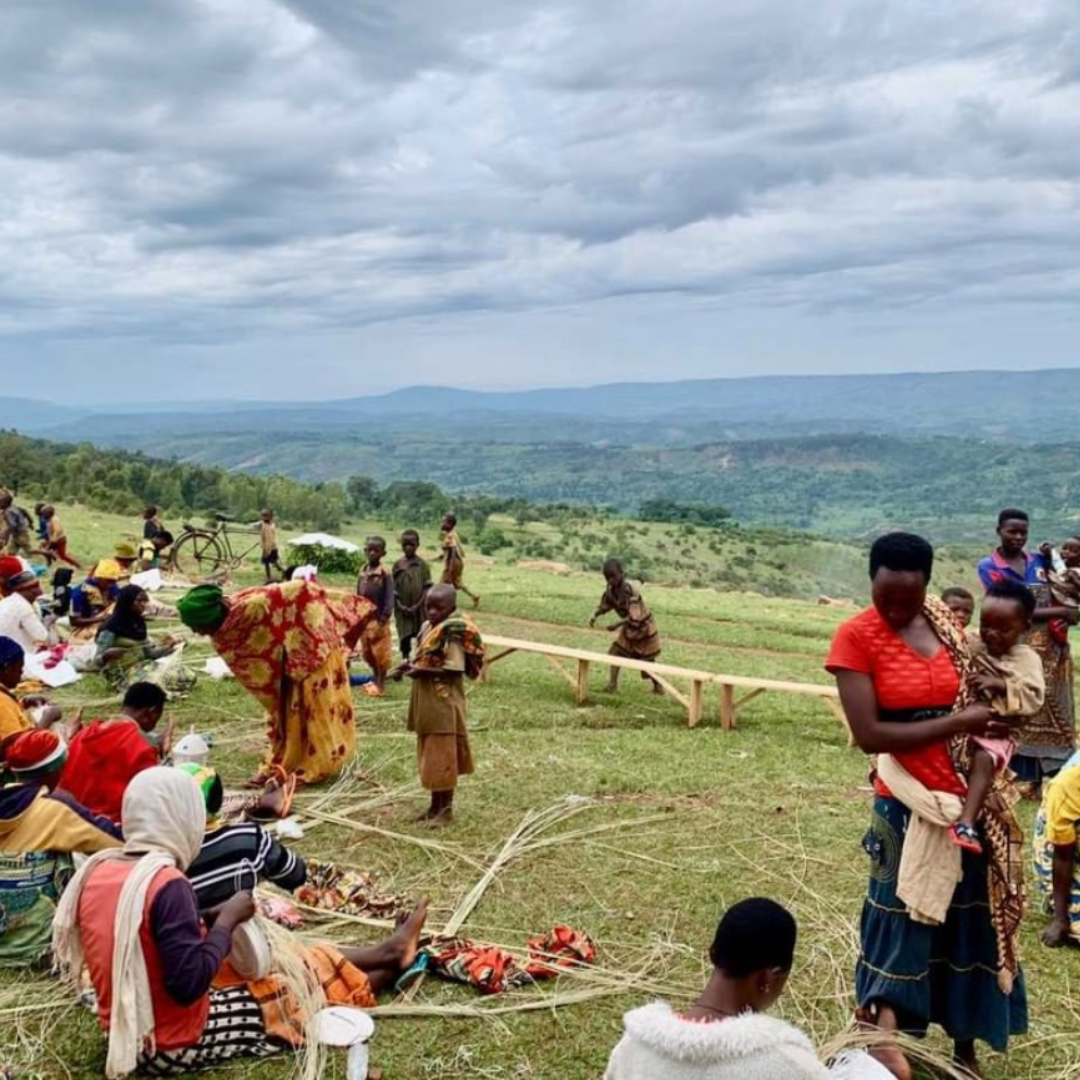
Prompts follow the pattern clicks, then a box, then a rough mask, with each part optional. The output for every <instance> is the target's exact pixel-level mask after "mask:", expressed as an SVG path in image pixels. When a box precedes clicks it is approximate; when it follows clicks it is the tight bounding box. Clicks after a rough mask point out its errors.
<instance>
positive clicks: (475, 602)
mask: <svg viewBox="0 0 1080 1080" xmlns="http://www.w3.org/2000/svg"><path fill="white" fill-rule="evenodd" d="M472 606H473V607H474V608H479V607H480V597H479V596H474V597H473V602H472Z"/></svg>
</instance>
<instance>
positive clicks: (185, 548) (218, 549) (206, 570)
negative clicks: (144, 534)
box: [171, 514, 260, 578]
mask: <svg viewBox="0 0 1080 1080" xmlns="http://www.w3.org/2000/svg"><path fill="white" fill-rule="evenodd" d="M210 521H211V522H212V523H213V524H212V525H211V524H207V525H206V526H202V527H200V526H198V525H192V524H191V523H190V522H184V531H183V532H182V533H181V534H180V535H179V536H178V537H177V538H176V539H175V540H174V541H173V546H172V557H171V564H172V566H173V568H174V569H176V570H178V571H179V572H180V573H181V574H183V575H184V576H185V577H189V578H196V577H212V576H213V575H215V574H220V573H221V572H222V571H223V570H239V569H240V567H241V566H243V565H244V560H245V559H246V558H247V557H248V556H249V555H250V554H251V553H252V552H253V551H256V550H258V549H259V546H260V542H259V526H258V524H257V523H256V524H254V525H239V526H238V523H237V520H236V518H234V517H229V515H228V514H212V515H211V517H210ZM237 526H238V527H237ZM240 536H245V537H250V536H254V537H255V539H254V540H253V541H252V543H251V546H250V547H247V548H244V550H243V551H240V552H239V553H238V552H237V551H236V550H234V548H233V545H232V538H233V537H240Z"/></svg>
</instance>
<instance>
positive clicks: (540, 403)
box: [0, 370, 1080, 446]
mask: <svg viewBox="0 0 1080 1080" xmlns="http://www.w3.org/2000/svg"><path fill="white" fill-rule="evenodd" d="M1078 416H1080V371H1075V370H1048V371H1041V372H1030V371H1025V372H1002V371H992V372H990V371H987V372H982V371H974V372H950V373H942V374H906V375H837V376H805V377H802V376H783V377H779V376H777V377H772V376H770V377H763V378H743V379H707V380H691V381H681V382H658V383H614V384H611V385H607V386H595V387H587V388H568V389H555V390H527V391H519V392H499V393H487V392H482V391H475V390H457V389H451V388H447V387H433V386H417V387H410V388H408V389H404V390H396V391H394V392H392V393H389V394H382V395H377V396H372V397H360V398H347V399H342V400H340V401H319V402H297V403H280V402H232V401H215V402H208V403H191V402H177V403H175V404H171V405H170V404H167V403H161V402H155V403H147V404H143V405H137V404H136V405H126V406H123V407H105V406H97V407H82V408H81V407H73V406H68V405H62V404H49V403H45V402H39V401H26V400H22V399H15V398H0V427H6V428H16V429H18V430H20V431H26V432H30V433H34V434H40V435H46V436H48V437H49V438H58V439H80V438H81V439H90V440H92V441H101V442H108V443H110V444H113V445H121V446H129V445H130V446H135V445H140V444H143V443H144V441H145V438H146V437H147V436H151V437H160V436H165V435H168V436H185V435H205V434H240V433H253V432H260V433H266V434H269V433H288V432H293V433H296V432H307V433H321V434H324V435H325V434H327V433H328V432H329V431H330V430H331V429H333V430H335V431H339V432H342V433H344V432H350V429H351V433H353V434H363V433H368V432H373V431H399V432H409V431H412V432H415V431H417V430H418V429H419V428H420V427H423V429H424V430H425V431H427V432H429V433H430V432H434V431H445V432H459V431H462V430H465V431H468V432H469V433H470V434H471V436H472V437H474V438H481V439H489V440H491V441H496V442H527V443H533V442H540V441H546V440H558V441H570V442H590V443H605V442H606V443H614V444H620V445H657V446H664V445H671V446H688V445H694V444H700V443H705V442H709V441H714V440H723V439H732V438H736V439H747V438H761V437H766V438H775V437H780V436H787V435H817V434H829V433H838V432H845V433H857V432H866V433H872V434H874V433H884V432H893V433H910V434H920V435H953V436H965V437H971V438H981V439H994V440H1000V441H1004V442H1028V443H1030V442H1057V441H1065V440H1070V439H1072V438H1074V437H1075V435H1076V432H1077V418H1078Z"/></svg>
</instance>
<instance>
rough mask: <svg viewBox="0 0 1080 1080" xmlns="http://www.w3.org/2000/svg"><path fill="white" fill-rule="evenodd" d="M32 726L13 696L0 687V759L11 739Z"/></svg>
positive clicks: (4, 687) (6, 689) (24, 711)
mask: <svg viewBox="0 0 1080 1080" xmlns="http://www.w3.org/2000/svg"><path fill="white" fill-rule="evenodd" d="M33 726H34V725H33V724H32V723H31V722H30V717H29V716H27V715H26V710H25V709H24V708H23V707H22V705H20V704H19V702H18V701H17V700H16V699H15V695H14V694H13V693H12V692H11V691H10V690H8V688H7V687H6V686H0V757H2V756H3V752H4V747H5V746H6V745H7V743H8V742H9V741H10V740H11V739H13V738H14V737H15V736H16V735H21V734H22V733H23V732H24V731H29V730H30V729H31V728H32V727H33Z"/></svg>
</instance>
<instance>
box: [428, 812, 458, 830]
mask: <svg viewBox="0 0 1080 1080" xmlns="http://www.w3.org/2000/svg"><path fill="white" fill-rule="evenodd" d="M427 824H428V828H429V829H445V828H446V826H447V825H453V824H454V811H453V810H440V811H439V812H438V813H437V814H432V815H431V817H429V818H428V822H427Z"/></svg>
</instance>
